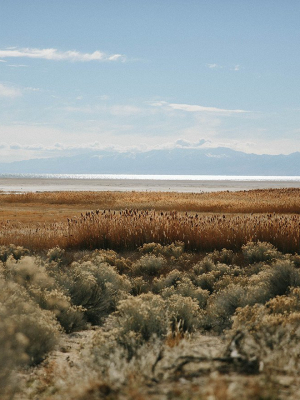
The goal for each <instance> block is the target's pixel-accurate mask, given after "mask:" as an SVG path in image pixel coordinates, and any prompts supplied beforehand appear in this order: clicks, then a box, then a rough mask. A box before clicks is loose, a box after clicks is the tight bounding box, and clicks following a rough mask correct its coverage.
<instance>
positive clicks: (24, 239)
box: [0, 209, 300, 253]
mask: <svg viewBox="0 0 300 400" xmlns="http://www.w3.org/2000/svg"><path fill="white" fill-rule="evenodd" d="M258 240H259V241H265V242H270V243H272V244H273V245H274V246H276V247H277V248H278V249H279V250H280V251H283V252H291V253H294V252H299V249H300V215H296V214H294V215H292V214H287V215H280V214H276V213H269V214H256V215H251V214H247V215H228V214H227V215H226V214H212V215H206V214H205V215H203V214H202V215H201V214H191V213H179V212H176V211H171V212H163V211H160V212H158V211H155V210H152V211H148V210H142V211H138V210H135V209H130V210H128V209H126V210H124V211H110V210H109V211H99V210H97V211H95V212H93V211H91V212H86V213H84V214H81V216H80V217H79V218H71V219H68V221H67V222H66V223H57V224H50V225H46V224H44V225H40V226H36V227H35V228H32V227H31V226H30V225H28V226H26V225H24V224H16V223H10V222H6V223H2V224H1V225H0V244H10V243H15V244H17V245H23V246H26V247H28V248H31V249H45V248H51V247H54V246H56V245H59V246H60V247H62V248H68V249H95V248H104V249H115V250H121V251H122V250H134V249H136V248H137V247H139V246H142V245H143V244H144V243H150V242H157V243H160V244H162V245H167V244H170V243H172V242H175V241H182V242H183V243H184V244H185V249H186V250H192V251H212V250H214V249H222V248H227V249H232V250H239V249H240V248H241V247H242V245H244V244H245V243H247V242H248V241H258Z"/></svg>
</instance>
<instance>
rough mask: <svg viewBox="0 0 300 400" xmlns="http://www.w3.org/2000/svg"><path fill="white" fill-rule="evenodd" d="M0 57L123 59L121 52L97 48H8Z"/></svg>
mask: <svg viewBox="0 0 300 400" xmlns="http://www.w3.org/2000/svg"><path fill="white" fill-rule="evenodd" d="M0 58H35V59H44V60H55V61H83V62H84V61H125V56H124V55H122V54H106V53H103V52H101V51H99V50H96V51H94V52H93V53H81V52H79V51H76V50H68V51H59V50H57V49H51V48H50V49H32V48H21V49H18V48H12V49H11V48H9V49H4V50H0Z"/></svg>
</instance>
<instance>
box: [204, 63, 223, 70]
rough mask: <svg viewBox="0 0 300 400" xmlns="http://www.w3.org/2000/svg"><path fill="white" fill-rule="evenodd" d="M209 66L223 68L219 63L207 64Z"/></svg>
mask: <svg viewBox="0 0 300 400" xmlns="http://www.w3.org/2000/svg"><path fill="white" fill-rule="evenodd" d="M207 66H208V68H211V69H216V68H223V67H222V66H221V65H218V64H207Z"/></svg>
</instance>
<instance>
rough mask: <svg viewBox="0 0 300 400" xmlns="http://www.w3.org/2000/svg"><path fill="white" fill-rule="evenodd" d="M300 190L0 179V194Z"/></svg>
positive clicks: (266, 184)
mask: <svg viewBox="0 0 300 400" xmlns="http://www.w3.org/2000/svg"><path fill="white" fill-rule="evenodd" d="M282 188H300V182H299V181H298V182H297V181H288V180H287V181H283V180H282V181H274V180H270V181H254V180H253V181H250V180H245V181H243V180H241V181H236V180H155V179H153V180H146V179H49V178H48V179H43V178H35V179H32V178H0V192H4V193H7V192H16V193H24V192H55V191H60V192H61V191H96V192H98V191H112V192H118V191H121V192H123V191H128V192H131V191H136V192H145V191H151V192H182V193H202V192H218V191H226V190H228V191H239V190H253V189H282Z"/></svg>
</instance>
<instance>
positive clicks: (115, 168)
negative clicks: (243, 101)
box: [0, 147, 300, 176]
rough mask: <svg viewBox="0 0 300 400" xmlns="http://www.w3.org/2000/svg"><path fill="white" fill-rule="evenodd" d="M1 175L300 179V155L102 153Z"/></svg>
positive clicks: (0, 168) (26, 165)
mask: <svg viewBox="0 0 300 400" xmlns="http://www.w3.org/2000/svg"><path fill="white" fill-rule="evenodd" d="M0 173H49V174H176V175H180V174H183V175H271V176H272V175H273V176H276V175H291V176H296V175H300V152H296V153H292V154H289V155H282V154H281V155H266V154H264V155H258V154H247V153H243V152H241V151H235V150H232V149H229V148H225V147H217V148H210V149H208V148H197V149H195V148H189V149H187V148H174V149H171V150H165V149H164V150H149V151H146V152H129V151H128V152H123V153H121V152H117V151H108V150H102V151H94V152H90V153H85V154H80V155H75V156H71V157H53V158H40V159H38V158H37V159H31V160H24V161H15V162H11V163H0Z"/></svg>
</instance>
